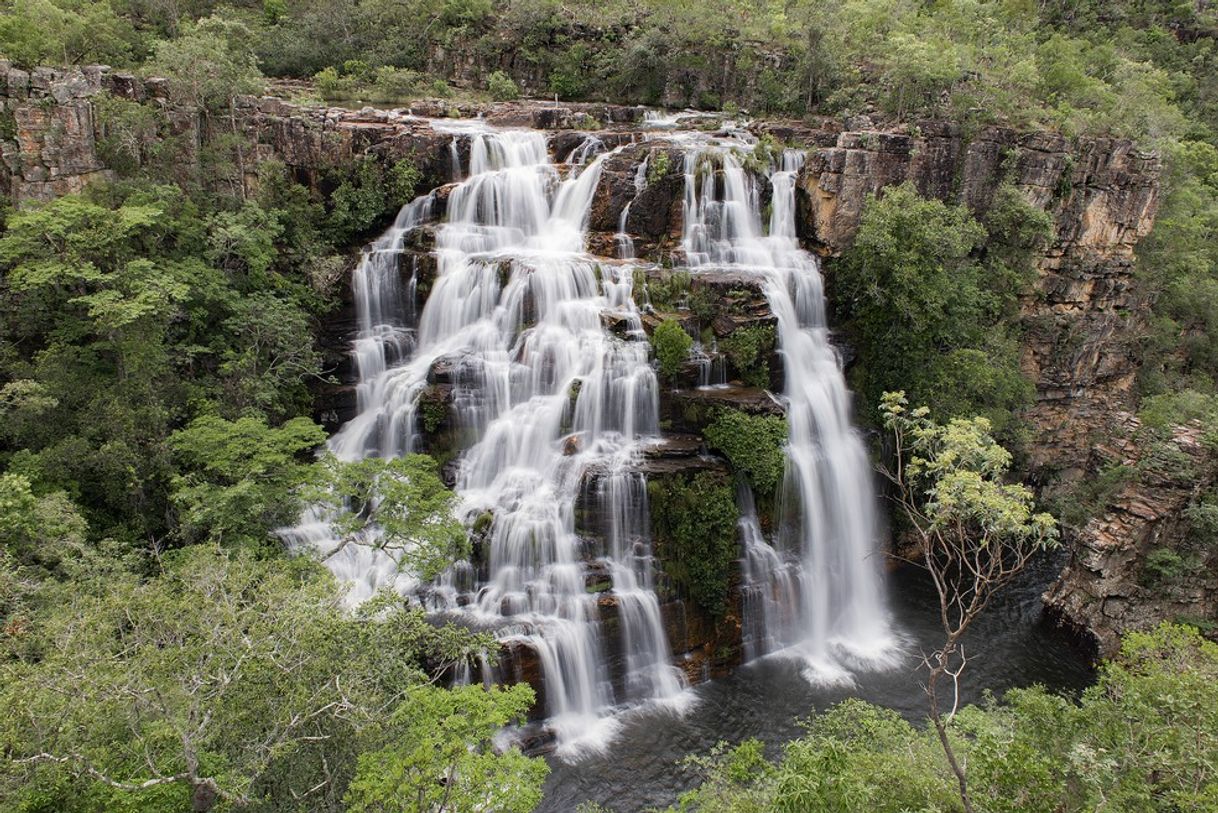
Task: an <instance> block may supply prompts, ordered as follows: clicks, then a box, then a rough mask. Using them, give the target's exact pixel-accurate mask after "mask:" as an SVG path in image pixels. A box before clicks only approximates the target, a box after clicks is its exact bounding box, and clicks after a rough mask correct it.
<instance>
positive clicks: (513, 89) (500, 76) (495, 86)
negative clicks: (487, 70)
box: [486, 71, 520, 102]
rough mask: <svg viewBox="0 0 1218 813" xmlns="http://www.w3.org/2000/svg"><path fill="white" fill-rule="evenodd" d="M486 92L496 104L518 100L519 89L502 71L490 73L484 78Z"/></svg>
mask: <svg viewBox="0 0 1218 813" xmlns="http://www.w3.org/2000/svg"><path fill="white" fill-rule="evenodd" d="M486 91H487V93H489V94H491V98H492V99H494V100H495V101H497V102H508V101H511V100H512V99H519V98H520V87H519V86H518V85H517V84H516V83H515V82H514V81H512V77H510V76H508V75H507V74H506V73H504V72H503V71H492V72H491V74H490V75H489V76H487V77H486Z"/></svg>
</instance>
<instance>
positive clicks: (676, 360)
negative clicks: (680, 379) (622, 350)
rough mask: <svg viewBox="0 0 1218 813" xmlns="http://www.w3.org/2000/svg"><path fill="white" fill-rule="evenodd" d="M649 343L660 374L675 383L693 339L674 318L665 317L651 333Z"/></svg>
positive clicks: (692, 344)
mask: <svg viewBox="0 0 1218 813" xmlns="http://www.w3.org/2000/svg"><path fill="white" fill-rule="evenodd" d="M651 345H652V347H653V348H655V353H656V361H658V362H659V365H660V374H661V375H662V376H664V377H665V378H667V379H668V380H669V381H672V382H674V383H675V381H676V378H677V373H679V372H680V371H681V364H682V362H684V361H685V359H687V358H689V350H690V348H691V347H693V346H694V340H693V339H692V338H690V335H689V334H688V333H686V332H685V328H683V327H681V324H680V323H679V322H677V321H676V320H675V319H665V320H664V321H663V322H661V323H660V324H659V326H658V327H656V329H655V332H654V333H652V334H651Z"/></svg>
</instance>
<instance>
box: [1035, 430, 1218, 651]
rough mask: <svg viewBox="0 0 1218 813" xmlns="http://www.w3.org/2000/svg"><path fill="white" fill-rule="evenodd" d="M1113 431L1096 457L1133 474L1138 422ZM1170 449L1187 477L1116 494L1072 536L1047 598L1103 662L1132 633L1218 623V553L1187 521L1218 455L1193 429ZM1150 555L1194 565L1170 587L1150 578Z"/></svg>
mask: <svg viewBox="0 0 1218 813" xmlns="http://www.w3.org/2000/svg"><path fill="white" fill-rule="evenodd" d="M1115 428H1116V429H1117V432H1116V434H1115V436H1114V437H1113V438H1112V439H1111V440H1110V441H1108V442H1106V443H1103V444H1101V445H1100V446H1099V447H1098V449H1097V452H1096V454H1097V456H1098V457H1099V458H1100V459H1101V460H1102V461H1104V462H1107V463H1119V464H1123V465H1128V466H1137V465H1138V462H1139V460H1140V459H1141V458H1142V457H1143V455H1144V454H1145V452H1146V450H1145V449H1144V448H1140V446H1139V442H1140V441H1138V440H1137V437H1138V436H1137V435H1136V433H1137V430H1138V428H1139V427H1138V423H1137V420H1136V419H1135V418H1133V417H1132V416H1130V415H1128V414H1123V415H1121V417H1120V423H1119V424H1118V425H1117V426H1116V427H1115ZM1170 442H1171V444H1172V445H1173V446H1174V447H1175V448H1176V449H1178V450H1179V451H1180V452H1183V453H1184V454H1185V455H1186V456H1187V459H1188V460H1190V461H1191V464H1190V467H1189V468H1191V470H1189V471H1184V470H1180V471H1157V472H1156V471H1153V470H1151V471H1143V473H1142V474H1141V475H1140V476H1139V477H1138V479H1137V480H1136V481H1134V482H1129V483H1127V484H1125V485H1124V486H1123V487H1122V488H1120V489H1119V490H1118V491H1117V493H1116V494H1114V495H1113V496H1112V498H1111V499H1110V500H1109V502H1108V504H1107V505H1106V506H1104V508H1103V509H1102V512H1101V513H1100V515H1099V516H1096V517H1094V518H1093V519H1092V520H1091V521H1090V522H1088V523H1087V525H1086V526H1085V527H1083V528H1081V529H1078V530H1077V531H1073V532H1071V533H1069V537H1070V538H1069V541H1070V548H1071V555H1070V560H1069V563H1068V564H1067V566H1066V568H1065V570H1063V571H1062V574H1061V576H1060V577H1059V578H1058V579H1057V581H1056V582H1054V584H1053V585H1052V586H1051V587H1050V588H1049V590H1048V592H1047V593H1046V594H1045V603H1046V606H1047V608H1048V609H1049V611H1050V613H1051V614H1052V615H1054V616H1055V617H1056V618H1058V619H1059V620H1060V621H1061V622H1062V623H1064V624H1066V625H1067V626H1069V627H1071V628H1072V629H1074V630H1076V631H1077V632H1079V633H1081V634H1082V635H1083V636H1084V637H1086V638H1087V639H1089V640H1090V641H1091V642H1092V643H1093V644H1094V645H1095V648H1096V651H1097V653H1098V654H1099V655H1100V656H1103V657H1107V656H1110V655H1112V654H1114V653H1115V652H1116V650H1117V649H1118V647H1119V646H1120V638H1121V636H1122V635H1123V634H1124V633H1126V632H1129V631H1131V630H1147V629H1150V628H1151V627H1154V626H1155V625H1157V624H1158V623H1159V622H1160V621H1163V620H1176V619H1181V618H1183V619H1190V620H1194V621H1206V620H1208V621H1211V622H1212V621H1216V620H1218V578H1215V577H1214V575H1213V574H1214V567H1215V565H1218V551H1214V550H1212V549H1210V548H1208V547H1206V546H1204V545H1202V546H1200V547H1199V546H1198V545H1196V544H1195V543H1194V541H1193V540H1192V539H1191V538H1190V537H1191V531H1190V528H1189V523H1188V520H1187V517H1186V515H1185V508H1187V506H1188V505H1189V504H1190V502H1191V501H1193V500H1195V499H1196V497H1197V495H1198V494H1200V493H1203V492H1204V491H1206V490H1208V489H1210V488H1212V487H1213V486H1214V484H1215V483H1218V453H1216V452H1215V451H1214V450H1212V449H1210V448H1208V447H1207V446H1206V445H1205V443H1204V442H1203V440H1202V429H1201V427H1197V426H1186V427H1178V428H1176V430H1175V431H1174V435H1173V437H1172V438H1171V441H1170ZM1098 465H1099V462H1098V461H1097V463H1096V466H1098ZM1153 550H1167V551H1172V552H1175V553H1176V555H1178V556H1180V557H1181V559H1182V561H1189V562H1192V565H1191V566H1190V567H1188V568H1187V572H1183V573H1180V574H1178V576H1177V577H1176V578H1174V579H1172V580H1168V581H1164V580H1161V579H1157V578H1154V577H1153V574H1152V573H1150V571H1148V570H1147V564H1148V556H1149V554H1150V553H1151V551H1153Z"/></svg>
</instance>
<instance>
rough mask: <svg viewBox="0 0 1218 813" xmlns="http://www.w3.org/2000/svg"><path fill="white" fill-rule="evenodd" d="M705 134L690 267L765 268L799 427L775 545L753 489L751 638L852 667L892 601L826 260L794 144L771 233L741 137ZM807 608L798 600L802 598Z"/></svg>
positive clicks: (775, 181) (697, 165)
mask: <svg viewBox="0 0 1218 813" xmlns="http://www.w3.org/2000/svg"><path fill="white" fill-rule="evenodd" d="M731 147H733V148H728V147H725V146H709V145H707V144H705V143H703V142H699V143H698V144H697V145H696V146H694V147H692V148H690V149H688V150H687V152H686V158H685V227H684V235H683V246H684V249H685V252H686V256H687V258H688V262H689V265H690V266H691V267H692V268H693V269H694V273H697V270H698V269H700V268H708V267H722V266H730V267H731V268H733V269H734V270H743V271H750V272H752V273H756V274H758V275H759V276H761V278H762V279H763V280H764V290H765V295H766V299H767V300H768V302H769V304H770V308H771V310H772V311H773V313H774V315H775V317H776V318H777V323H778V341H779V347H780V349H781V351H782V357H783V361H784V379H785V382H786V387H785V390H786V391H785V393H784V395H785V398H786V405H787V422H788V427H789V439H788V445H787V454H788V461H789V462H788V466H787V474H786V477H785V482H784V488H783V495H782V501H783V503H784V506H783V510H782V512H781V516H782V517H783V518H784V521H783V522H782V526H781V528H780V532H779V538H778V540H777V542H776V546H775V547H771V546H770V545H769V544H767V543H766V542H765V540H764V538H763V537H762V535H761V533H760V528H758V527H757V523H756V518H755V515H754V514H753V512H752V510H751V498H748V499H745V500H744V501H742V502H743V507H744V509H745V510H744V511H743V514H744V517H743V519H742V520H741V525H742V537H743V539H744V541H745V544H746V553H745V575H746V583H745V586H744V592H745V602H746V605H747V613H748V615H747V617H746V619H745V624H746V631H745V634H746V639H747V640H746V643H747V645H748V646H749V648H750V649H751V650H752V651H751V652H750V654H751V655H753V656H756V655H760V654H764V653H768V652H773V651H777V650H783V651H786V652H788V653H790V654H797V655H799V656H800V657H802V658H804V659H805V660H806V662H807V664H808V668H807V669H806V670H805V672H806V674H807V675H808V677H809V679H811V680H814V681H818V682H837V681H848V680H850V677H849V671H848V667H851V666H855V665H871V664H875V663H877V662H879V661H882V660H883V659H884V657H885V656H886V655H888V654H890V653H891V652H892V650H893V647H894V643H895V642H894V639H893V636H892V633H891V631H890V628H889V623H888V617H887V613H886V610H885V604H884V598H883V592H882V579H881V574H880V568H879V565H878V561H877V558H876V556H875V551H876V549H877V545H876V543H877V539H876V527H875V510H874V507H873V505H872V486H871V483H870V481H869V475H868V472H869V467H868V464H867V459H866V454H865V452H864V450H863V446H862V443H861V442H860V440H859V438H858V436H857V434H856V433H855V431H854V430H853V428H852V427H851V425H850V397H849V393H848V391H847V389H846V385H845V380H844V378H843V376H842V373H841V370H840V368H839V366H838V361H837V356H836V354H835V353H834V351H833V347H832V345H831V344H830V342H829V332H828V328H827V325H826V321H825V308H824V295H823V292H822V286H821V277H820V272H819V269H818V268H817V263H816V260H815V259H814V258H813V257H812V255H811V254H809V253H807V252H806V251H803V250H802V249H800V247H799V244H798V241H797V239H796V233H795V211H794V210H795V195H794V188H795V178H796V175H797V173H798V171H799V168H800V165H801V162H802V159H803V155H802V153H800V152H798V151H795V150H786V151H784V152H783V154H782V157H781V165H780V166H779V167H777V168H772V169H771V170H770V172H769V181H770V186H771V190H772V193H771V201H770V203H771V217H770V223H769V224H768V225H769V234H768V235H766V234H764V233H763V230H762V222H761V205H760V195H759V192H758V189H757V186H756V184H755V183H754V182H753V180H752V178H751V176H750V175H749V174H748V173H747V172H746V171H745V170H744V168H743V166H742V164H741V161H740V159H739V157H738V153H737V151H736V150H738V149H748V146H747V145H745V144H742V143H736V144H733V145H731ZM793 601H794V602H795V606H796V607H797V608H798V611H797V612H794V613H791V612H788V611H787V608H788V607H790V606H791V603H792V602H793Z"/></svg>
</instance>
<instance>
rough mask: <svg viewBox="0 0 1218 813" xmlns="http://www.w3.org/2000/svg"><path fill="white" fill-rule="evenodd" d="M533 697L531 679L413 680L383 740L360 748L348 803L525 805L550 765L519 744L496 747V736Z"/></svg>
mask: <svg viewBox="0 0 1218 813" xmlns="http://www.w3.org/2000/svg"><path fill="white" fill-rule="evenodd" d="M532 703H533V690H532V689H530V688H529V687H528V685H526V684H519V685H516V686H513V687H511V688H506V689H497V688H492V689H489V690H487V689H484V688H483V687H482V686H460V687H457V688H454V689H452V690H449V691H445V690H443V689H437V688H435V687H432V686H415V687H412V688H411V689H410V690H409V692H408V693H407V695H406V697H405V699H404V700H403V702H402V703H401V704H400V705H399V706H398V707H397V709H396V710H395V711H394V712H393V715H392V716H391V717H390V719H389V722H388V724H387V725H385V726H384V729H383V731H382V732H380V737H381V738H382V739H383V740H384V741H385V742H386V745H385V746H383V747H382V748H380V749H378V750H375V751H367V752H365V753H362V754H360V757H359V765H358V767H357V768H356V773H355V778H354V779H353V780H352V781H351V785H350V787H349V788H348V790H347V793H346V796H345V798H344V801H345V802H346V803H347V810H349V811H351V813H381V812H382V811H389V810H395V811H398V810H402V811H405V810H417V811H430V810H444V811H453V813H475V811H481V810H488V809H490V810H497V811H504V813H527V812H528V811H530V810H532V809H533V808H534V807H536V806H537V804H538V802H540V801H541V785H542V782H543V780H544V779H545V776H546V774H547V773H548V772H549V768H548V767H547V766H546V763H545V762H544V761H543V760H540V759H529V758H528V757H526V756H524V755H523V754H521V753H520V751H519V750H518V749H516V748H508V749H507V750H505V751H502V752H498V750H497V749H496V748H495V746H494V744H493V742H492V740H493V738H494V736H495V735H496V734H497V733H498V731H499V730H500V729H501V728H502V727H503V726H505V725H507V724H508V723H510V722H512V721H513V720H515V719H517V718H519V717H521V716H522V715H523V714H524V713H525V712H526V711H527V710H528V708H529V706H530V705H532Z"/></svg>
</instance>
